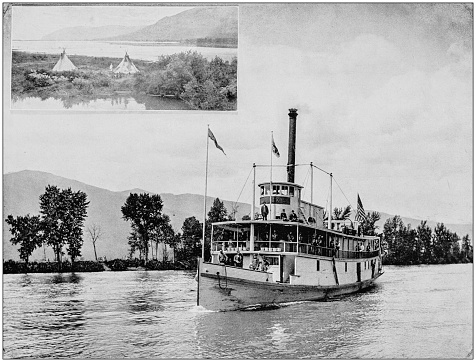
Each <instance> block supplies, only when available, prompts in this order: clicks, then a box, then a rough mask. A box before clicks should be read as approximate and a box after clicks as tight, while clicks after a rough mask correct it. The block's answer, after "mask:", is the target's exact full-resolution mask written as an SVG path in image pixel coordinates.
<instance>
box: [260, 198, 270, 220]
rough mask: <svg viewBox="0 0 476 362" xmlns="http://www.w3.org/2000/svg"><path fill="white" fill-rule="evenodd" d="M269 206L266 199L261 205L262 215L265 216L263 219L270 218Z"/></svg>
mask: <svg viewBox="0 0 476 362" xmlns="http://www.w3.org/2000/svg"><path fill="white" fill-rule="evenodd" d="M268 213H269V210H268V206H266V203H265V201H263V205H262V206H261V215H262V216H263V220H268Z"/></svg>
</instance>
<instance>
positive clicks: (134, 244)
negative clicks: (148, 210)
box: [127, 227, 145, 260]
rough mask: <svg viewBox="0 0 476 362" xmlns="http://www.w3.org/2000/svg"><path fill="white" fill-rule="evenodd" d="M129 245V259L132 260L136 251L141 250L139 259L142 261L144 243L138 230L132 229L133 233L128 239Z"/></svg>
mask: <svg viewBox="0 0 476 362" xmlns="http://www.w3.org/2000/svg"><path fill="white" fill-rule="evenodd" d="M127 240H128V244H129V257H130V259H132V256H133V255H134V254H135V252H136V250H139V259H140V260H142V255H143V254H145V253H144V252H143V246H144V243H143V242H142V241H141V239H140V235H139V233H138V232H137V230H135V229H134V227H132V231H131V233H130V235H129V237H128V238H127Z"/></svg>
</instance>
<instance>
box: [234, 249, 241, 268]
mask: <svg viewBox="0 0 476 362" xmlns="http://www.w3.org/2000/svg"><path fill="white" fill-rule="evenodd" d="M233 262H234V263H235V266H237V267H240V268H242V267H243V255H242V254H241V253H240V251H239V250H238V251H237V253H236V255H235V257H234V258H233Z"/></svg>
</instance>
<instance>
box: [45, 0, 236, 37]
mask: <svg viewBox="0 0 476 362" xmlns="http://www.w3.org/2000/svg"><path fill="white" fill-rule="evenodd" d="M203 38H209V39H238V7H236V6H200V7H196V8H193V9H190V10H185V11H183V12H181V13H179V14H176V15H174V16H167V17H164V18H162V19H160V20H159V21H157V22H156V23H155V24H152V25H149V26H142V27H130V26H122V25H114V26H101V27H88V26H80V27H72V28H64V29H60V30H57V31H55V32H53V33H50V34H47V35H45V36H44V37H43V38H42V40H108V41H183V40H194V39H203Z"/></svg>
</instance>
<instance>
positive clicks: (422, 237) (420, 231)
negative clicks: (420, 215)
mask: <svg viewBox="0 0 476 362" xmlns="http://www.w3.org/2000/svg"><path fill="white" fill-rule="evenodd" d="M417 237H418V240H419V241H420V245H421V249H422V250H423V252H422V262H423V263H430V262H432V259H433V258H432V255H433V243H432V237H431V228H430V227H429V226H428V225H427V224H426V221H421V223H420V225H418V227H417Z"/></svg>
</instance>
